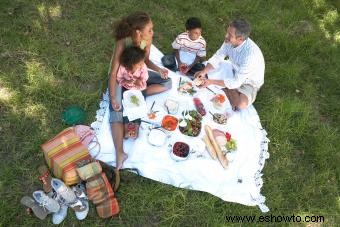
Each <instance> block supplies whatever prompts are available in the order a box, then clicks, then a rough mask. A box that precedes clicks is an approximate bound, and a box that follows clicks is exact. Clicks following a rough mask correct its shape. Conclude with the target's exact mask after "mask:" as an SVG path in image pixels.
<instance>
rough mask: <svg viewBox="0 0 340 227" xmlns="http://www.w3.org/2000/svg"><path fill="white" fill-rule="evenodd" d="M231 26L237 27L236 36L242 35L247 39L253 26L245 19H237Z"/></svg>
mask: <svg viewBox="0 0 340 227" xmlns="http://www.w3.org/2000/svg"><path fill="white" fill-rule="evenodd" d="M229 26H230V27H234V28H235V35H236V37H240V36H242V37H243V38H244V39H247V38H248V37H249V35H250V31H251V27H250V24H249V23H248V21H246V20H245V19H235V20H233V21H232V22H231V23H230V24H229Z"/></svg>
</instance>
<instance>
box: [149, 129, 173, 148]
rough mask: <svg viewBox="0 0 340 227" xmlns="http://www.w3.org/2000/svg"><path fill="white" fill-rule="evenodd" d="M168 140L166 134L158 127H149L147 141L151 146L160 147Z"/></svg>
mask: <svg viewBox="0 0 340 227" xmlns="http://www.w3.org/2000/svg"><path fill="white" fill-rule="evenodd" d="M167 140H168V135H167V134H166V133H165V132H164V131H163V130H162V129H160V128H154V129H151V130H150V132H149V135H148V142H149V143H150V144H151V145H152V146H156V147H161V146H163V145H164V144H165V143H166V141H167Z"/></svg>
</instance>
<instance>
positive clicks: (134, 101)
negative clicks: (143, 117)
mask: <svg viewBox="0 0 340 227" xmlns="http://www.w3.org/2000/svg"><path fill="white" fill-rule="evenodd" d="M130 102H131V103H132V104H134V105H136V106H139V99H138V97H137V96H136V95H131V96H130Z"/></svg>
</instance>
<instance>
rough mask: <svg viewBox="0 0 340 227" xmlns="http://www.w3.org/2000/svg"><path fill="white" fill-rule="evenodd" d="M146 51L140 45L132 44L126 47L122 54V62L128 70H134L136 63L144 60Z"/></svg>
mask: <svg viewBox="0 0 340 227" xmlns="http://www.w3.org/2000/svg"><path fill="white" fill-rule="evenodd" d="M144 58H145V51H144V50H142V49H141V48H139V47H135V46H130V47H126V48H125V49H124V50H123V52H122V54H121V55H120V59H119V60H120V64H121V65H122V66H124V67H125V68H127V69H128V70H132V67H133V65H134V64H137V63H139V62H140V61H142V60H144Z"/></svg>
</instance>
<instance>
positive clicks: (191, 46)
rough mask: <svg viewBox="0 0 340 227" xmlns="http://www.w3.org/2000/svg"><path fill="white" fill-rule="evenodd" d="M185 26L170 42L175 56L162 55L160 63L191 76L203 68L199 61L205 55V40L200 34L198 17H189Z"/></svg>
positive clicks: (200, 27)
mask: <svg viewBox="0 0 340 227" xmlns="http://www.w3.org/2000/svg"><path fill="white" fill-rule="evenodd" d="M185 28H186V32H183V33H181V34H179V35H178V36H177V37H176V39H175V41H174V42H173V43H172V47H173V49H174V55H175V56H174V55H166V56H164V57H163V58H162V63H163V65H164V66H165V67H167V68H168V69H170V70H172V71H176V70H177V69H179V71H180V72H182V73H183V74H186V75H188V76H189V77H193V75H194V74H195V72H197V71H200V70H202V69H203V68H204V65H203V64H202V63H201V62H202V60H203V59H204V58H205V56H206V42H205V40H204V38H203V37H202V35H201V33H202V25H201V21H200V20H199V19H198V18H196V17H191V18H189V19H188V20H187V21H186V23H185ZM175 58H176V60H175ZM176 61H177V64H176Z"/></svg>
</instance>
